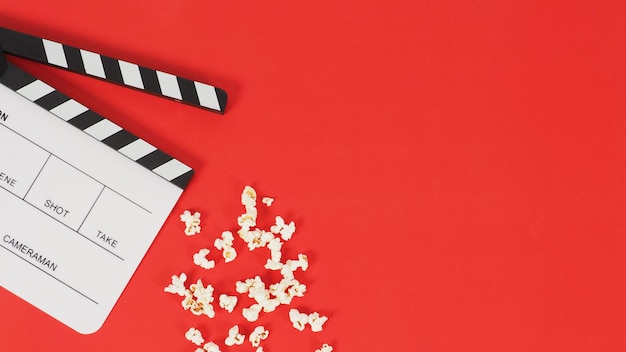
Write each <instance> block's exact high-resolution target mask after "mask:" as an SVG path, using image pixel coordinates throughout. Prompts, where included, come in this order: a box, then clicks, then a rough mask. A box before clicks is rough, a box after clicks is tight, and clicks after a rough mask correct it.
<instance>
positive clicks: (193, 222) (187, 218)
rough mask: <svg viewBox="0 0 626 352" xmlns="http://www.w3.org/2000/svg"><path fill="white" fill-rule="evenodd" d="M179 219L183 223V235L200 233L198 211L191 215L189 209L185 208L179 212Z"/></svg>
mask: <svg viewBox="0 0 626 352" xmlns="http://www.w3.org/2000/svg"><path fill="white" fill-rule="evenodd" d="M180 221H182V222H184V223H185V235H187V236H193V235H195V234H197V233H200V230H201V228H200V213H199V212H195V213H194V214H193V215H192V214H191V212H190V211H189V210H185V211H184V212H183V213H182V214H180Z"/></svg>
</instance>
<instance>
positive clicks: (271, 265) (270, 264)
mask: <svg viewBox="0 0 626 352" xmlns="http://www.w3.org/2000/svg"><path fill="white" fill-rule="evenodd" d="M264 268H265V269H267V270H281V269H282V268H283V263H281V262H279V261H275V260H272V259H268V260H267V262H266V263H265V266H264Z"/></svg>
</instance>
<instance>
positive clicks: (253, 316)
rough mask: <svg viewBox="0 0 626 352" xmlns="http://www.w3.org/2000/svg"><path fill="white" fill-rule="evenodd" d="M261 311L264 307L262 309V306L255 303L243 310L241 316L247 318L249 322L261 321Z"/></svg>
mask: <svg viewBox="0 0 626 352" xmlns="http://www.w3.org/2000/svg"><path fill="white" fill-rule="evenodd" d="M261 309H263V307H261V305H260V304H256V303H255V304H253V305H251V306H250V307H248V308H244V309H242V311H241V314H242V315H243V317H244V318H246V320H247V321H249V322H253V321H257V320H258V319H259V313H261Z"/></svg>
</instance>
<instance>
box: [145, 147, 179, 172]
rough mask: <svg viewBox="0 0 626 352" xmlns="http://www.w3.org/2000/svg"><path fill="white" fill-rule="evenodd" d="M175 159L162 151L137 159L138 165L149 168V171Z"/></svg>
mask: <svg viewBox="0 0 626 352" xmlns="http://www.w3.org/2000/svg"><path fill="white" fill-rule="evenodd" d="M172 159H173V158H172V157H171V156H169V155H167V154H165V153H163V152H162V151H160V150H158V149H157V150H155V151H153V152H152V153H148V154H146V155H144V156H142V157H141V158H139V159H137V163H139V164H140V165H143V166H145V167H147V168H148V169H150V170H152V169H156V168H157V167H159V166H161V165H163V164H165V163H166V162H168V161H170V160H172Z"/></svg>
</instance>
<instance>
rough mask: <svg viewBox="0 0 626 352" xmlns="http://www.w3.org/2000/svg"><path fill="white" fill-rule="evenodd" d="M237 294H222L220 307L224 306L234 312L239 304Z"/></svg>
mask: <svg viewBox="0 0 626 352" xmlns="http://www.w3.org/2000/svg"><path fill="white" fill-rule="evenodd" d="M237 300H238V298H237V296H229V295H227V294H221V295H220V303H219V304H220V307H221V308H224V309H225V310H226V311H227V312H228V313H232V312H233V310H234V309H235V306H236V305H237Z"/></svg>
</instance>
